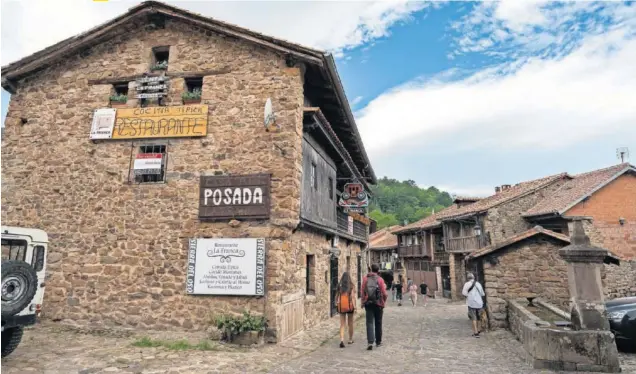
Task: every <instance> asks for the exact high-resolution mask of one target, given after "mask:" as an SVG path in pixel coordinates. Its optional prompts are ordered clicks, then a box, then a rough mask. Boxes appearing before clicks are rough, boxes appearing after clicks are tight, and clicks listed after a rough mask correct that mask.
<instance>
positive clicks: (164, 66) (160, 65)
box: [150, 60, 168, 71]
mask: <svg viewBox="0 0 636 374" xmlns="http://www.w3.org/2000/svg"><path fill="white" fill-rule="evenodd" d="M150 70H151V71H156V70H168V61H165V60H164V61H157V62H156V63H155V64H154V65H152V66H151V67H150Z"/></svg>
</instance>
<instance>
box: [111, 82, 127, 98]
mask: <svg viewBox="0 0 636 374" xmlns="http://www.w3.org/2000/svg"><path fill="white" fill-rule="evenodd" d="M113 88H114V89H115V95H126V96H128V82H124V83H115V84H113Z"/></svg>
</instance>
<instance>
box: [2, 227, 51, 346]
mask: <svg viewBox="0 0 636 374" xmlns="http://www.w3.org/2000/svg"><path fill="white" fill-rule="evenodd" d="M0 234H1V236H2V309H1V313H2V357H5V356H7V355H9V354H11V352H13V351H14V350H15V349H16V348H17V347H18V345H19V344H20V341H21V340H22V333H23V329H24V326H29V325H33V324H35V319H36V316H37V315H39V314H40V311H41V309H42V300H43V299H44V276H45V272H46V254H47V249H48V248H47V247H48V242H49V239H48V235H47V234H46V232H44V231H42V230H38V229H27V228H22V227H12V226H2V227H1V228H0Z"/></svg>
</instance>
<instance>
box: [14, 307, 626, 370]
mask: <svg viewBox="0 0 636 374" xmlns="http://www.w3.org/2000/svg"><path fill="white" fill-rule="evenodd" d="M363 322H364V321H363V319H360V320H358V322H357V324H356V327H357V330H356V335H355V344H354V345H352V346H347V347H346V348H345V349H340V348H338V343H339V338H338V337H335V336H334V334H335V333H336V328H337V321H336V320H335V319H334V320H330V321H327V322H325V323H323V324H322V325H321V326H320V328H316V329H313V330H311V331H308V332H305V333H302V334H299V335H297V336H296V337H294V338H292V339H290V340H289V341H286V342H285V343H283V344H280V345H270V346H266V347H264V348H262V349H238V348H232V347H229V346H226V345H221V344H219V345H215V346H213V349H212V350H209V351H198V350H183V351H175V350H168V349H165V348H138V347H133V346H132V342H134V341H135V339H136V337H134V336H112V335H108V334H106V335H104V334H100V335H97V334H79V333H77V332H73V331H70V330H68V329H64V328H61V327H60V326H59V325H54V324H51V323H45V324H43V325H39V326H37V327H36V328H35V329H30V330H29V331H28V332H27V333H26V334H25V338H24V342H23V344H22V345H20V347H19V348H18V349H17V350H16V352H15V353H14V354H13V355H11V356H9V357H8V358H6V359H3V360H2V371H3V373H28V372H31V373H84V374H88V373H108V372H122V373H253V372H269V373H299V372H300V373H343V372H344V373H377V372H378V371H381V372H384V373H418V372H419V373H421V372H426V373H474V372H482V373H539V372H541V371H538V370H532V369H531V367H530V365H529V364H528V363H526V362H525V361H524V358H523V357H524V351H523V348H522V347H521V345H520V343H518V342H517V341H516V340H514V338H513V337H512V335H511V334H510V333H508V332H507V331H496V332H491V333H486V334H484V336H483V337H482V338H481V339H475V338H472V337H471V336H470V324H469V321H468V319H467V317H466V312H465V307H464V305H462V304H448V303H446V302H444V301H432V302H430V303H429V305H428V306H427V307H423V306H419V307H417V308H413V307H410V306H408V305H405V306H402V307H399V308H398V307H395V306H391V307H389V308H388V309H387V310H386V312H385V334H384V336H385V337H384V339H383V340H384V344H383V347H381V348H378V349H374V350H373V351H372V352H368V351H366V350H365V349H366V342H365V340H366V339H365V331H364V324H363ZM162 338H163V339H166V338H167V337H166V336H164V337H162ZM180 338H182V337H181V336H179V337H172V339H174V340H177V339H180ZM189 338H190V340H191V341H192V342H193V343H194V344H196V343H197V340H195V339H196V337H194V336H192V337H189ZM621 360H622V365H623V373H636V355H635V354H621Z"/></svg>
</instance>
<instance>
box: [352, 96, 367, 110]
mask: <svg viewBox="0 0 636 374" xmlns="http://www.w3.org/2000/svg"><path fill="white" fill-rule="evenodd" d="M363 98H364V97H362V96H356V97H355V98H354V99H353V100H351V103H349V105H351V107H352V108H353V107H355V106H356V105H358V104H359V103H360V102H361V101H362V99H363Z"/></svg>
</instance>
